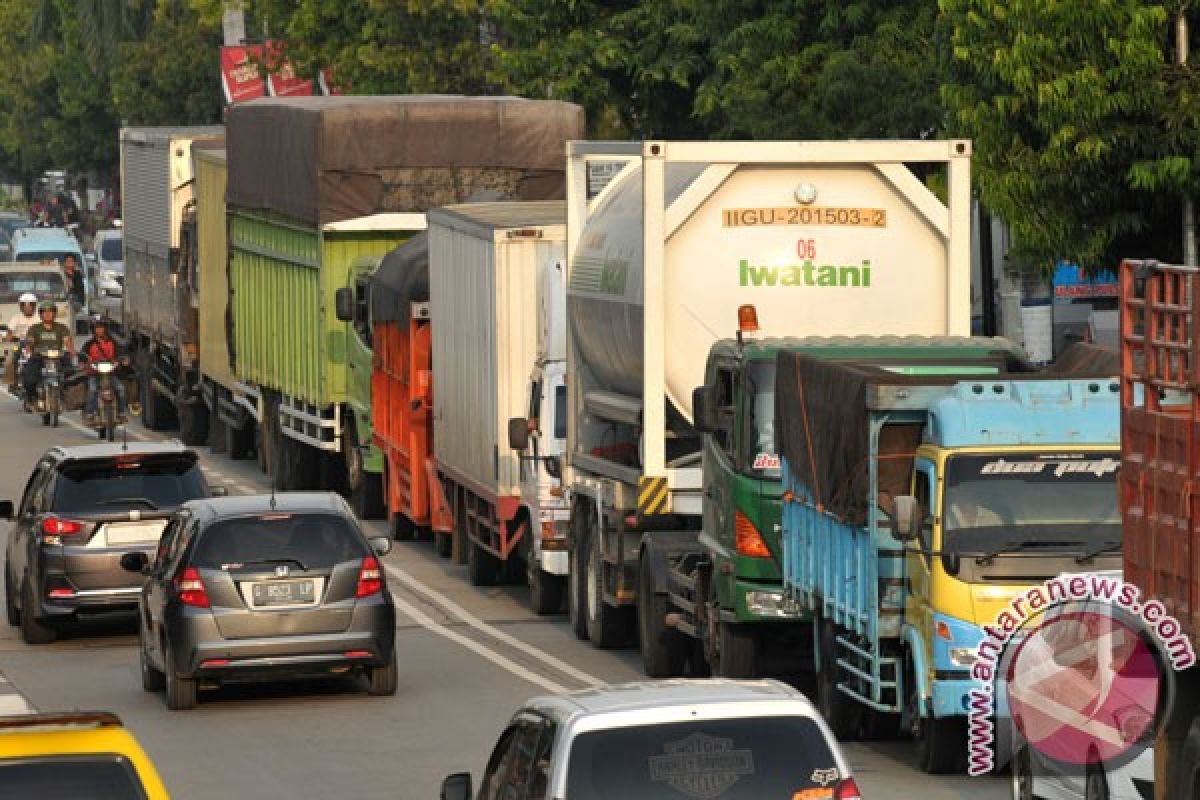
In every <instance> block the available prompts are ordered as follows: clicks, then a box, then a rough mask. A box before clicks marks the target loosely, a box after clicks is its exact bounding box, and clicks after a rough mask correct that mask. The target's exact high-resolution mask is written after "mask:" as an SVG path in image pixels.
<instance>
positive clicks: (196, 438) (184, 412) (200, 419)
mask: <svg viewBox="0 0 1200 800" xmlns="http://www.w3.org/2000/svg"><path fill="white" fill-rule="evenodd" d="M178 414H179V438H180V440H182V441H183V443H184V444H186V445H187V446H188V447H199V446H200V445H202V444H206V443H207V442H208V407H207V406H205V405H204V404H203V403H197V404H195V405H190V406H189V405H184V404H183V403H180V404H179V407H178Z"/></svg>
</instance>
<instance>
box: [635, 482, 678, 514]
mask: <svg viewBox="0 0 1200 800" xmlns="http://www.w3.org/2000/svg"><path fill="white" fill-rule="evenodd" d="M670 501H671V490H670V487H668V486H667V479H666V478H642V479H641V480H640V481H639V482H638V513H639V514H641V515H643V516H646V515H654V514H666V513H668V511H669V510H670V505H671V504H670Z"/></svg>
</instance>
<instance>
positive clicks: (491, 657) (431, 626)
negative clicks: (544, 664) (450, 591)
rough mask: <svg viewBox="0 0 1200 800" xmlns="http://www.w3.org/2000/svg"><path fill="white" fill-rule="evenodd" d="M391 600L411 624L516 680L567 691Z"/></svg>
mask: <svg viewBox="0 0 1200 800" xmlns="http://www.w3.org/2000/svg"><path fill="white" fill-rule="evenodd" d="M392 600H393V601H394V602H395V604H396V609H397V610H398V611H401V612H402V613H404V614H405V615H407V616H408V617H409V618H410V619H411V620H412V621H413V622H415V623H417V624H418V625H420V626H421V627H422V628H425V629H426V630H428V631H429V632H430V633H436V634H437V635H438V636H442V637H445V638H446V639H449V640H450V641H452V642H456V643H457V644H460V645H462V646H463V647H465V648H467V649H468V650H470V651H472V652H474V653H477V654H479V655H481V656H483V657H484V658H486V659H487V660H488V661H491V662H492V663H493V664H495V665H496V666H498V667H501V668H503V669H506V670H508V671H509V672H511V673H512V674H513V675H516V676H517V677H518V678H522V679H524V680H526V681H529V682H530V683H532V684H534V685H535V686H540V687H542V688H543V689H545V690H547V691H550V692H554V693H555V694H563V693H565V692H566V691H567V687H565V686H561V685H559V684H557V683H555V682H554V681H552V680H548V679H547V678H543V677H542V676H541V675H538V674H537V673H536V672H533V671H531V670H528V669H525V667H522V666H521V665H520V664H518V663H516V662H515V661H512V660H510V659H507V658H505V657H504V656H502V655H500V654H499V653H497V652H496V651H494V650H492V649H491V648H490V647H487V646H486V645H482V644H480V643H479V642H477V641H475V640H474V639H470V638H468V637H466V636H463V635H462V634H461V633H459V632H458V631H452V630H450V629H449V628H447V627H446V626H444V625H441V624H439V623H437V622H435V621H434V620H433V619H432V618H431V617H429V616H428V615H427V614H425V612H423V611H421V610H420V609H418V608H417V607H416V606H414V605H413V604H412V603H410V602H408V601H407V600H404V599H403V598H400V597H396V595H395V594H393V595H392Z"/></svg>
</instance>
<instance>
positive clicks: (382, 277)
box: [371, 233, 454, 556]
mask: <svg viewBox="0 0 1200 800" xmlns="http://www.w3.org/2000/svg"><path fill="white" fill-rule="evenodd" d="M371 304H372V309H371V319H372V322H373V326H372V348H373V349H374V351H375V364H374V370H373V372H372V375H371V408H372V417H373V419H374V420H375V428H374V441H373V443H374V445H375V447H377V448H378V449H379V451H380V452H381V453H382V454H383V491H384V498H383V499H384V507H385V508H386V509H387V518H388V523H389V525H390V526H391V528H392V531H393V533H394V535H395V536H396V538H397V539H413V538H416V537H417V536H421V537H422V538H425V537H428V536H433V537H434V538H435V539H436V540H437V546H438V550H439V552H440V553H441V554H442V555H443V556H449V555H450V544H451V541H452V540H451V538H450V534H451V533H452V532H453V523H454V520H453V518H452V517H451V515H450V509H449V507H448V505H447V504H446V501H445V499H444V498H443V495H442V492H441V491H440V489H439V487H438V483H437V464H436V462H435V461H434V458H433V365H432V363H431V356H432V353H433V339H432V336H433V329H432V328H431V326H430V319H429V239H428V235H427V234H425V233H419V234H417V235H416V236H414V237H413V238H412V239H410V240H409V241H408V242H406V243H404V244H403V245H401V246H400V247H398V248H396V249H395V250H393V251H392V252H390V253H388V254H387V255H386V256H384V257H383V259H382V260H381V262H380V264H379V268H378V269H377V270H376V272H375V274H374V276H373V280H372V284H371Z"/></svg>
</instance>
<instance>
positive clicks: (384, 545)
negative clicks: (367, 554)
mask: <svg viewBox="0 0 1200 800" xmlns="http://www.w3.org/2000/svg"><path fill="white" fill-rule="evenodd" d="M370 542H371V549H372V550H374V551H375V555H377V556H386V555H387V554H388V553H390V552H392V540H391V538H390V537H387V536H374V537H372V538H371V539H370Z"/></svg>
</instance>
